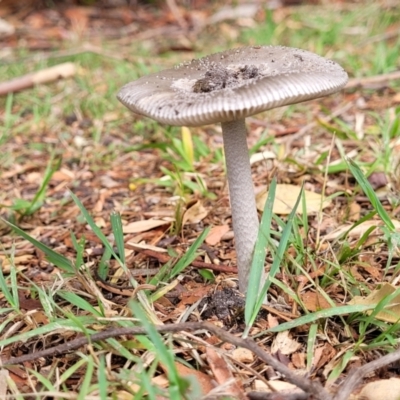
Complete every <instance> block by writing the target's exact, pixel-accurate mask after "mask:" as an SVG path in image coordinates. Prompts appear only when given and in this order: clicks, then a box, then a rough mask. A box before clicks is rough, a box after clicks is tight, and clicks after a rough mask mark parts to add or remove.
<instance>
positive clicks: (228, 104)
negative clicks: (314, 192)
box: [117, 46, 348, 126]
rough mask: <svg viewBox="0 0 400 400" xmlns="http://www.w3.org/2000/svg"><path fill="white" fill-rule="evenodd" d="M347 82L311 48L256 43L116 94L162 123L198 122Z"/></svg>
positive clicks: (136, 83) (319, 94) (225, 118)
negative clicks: (257, 44) (308, 49)
mask: <svg viewBox="0 0 400 400" xmlns="http://www.w3.org/2000/svg"><path fill="white" fill-rule="evenodd" d="M347 80H348V76H347V73H346V72H345V71H344V70H343V68H342V67H340V66H339V65H338V64H337V63H335V62H334V61H331V60H327V59H325V58H323V57H320V56H318V55H316V54H313V53H310V52H308V51H305V50H300V49H295V48H289V47H281V46H253V47H243V48H238V49H233V50H228V51H224V52H221V53H216V54H213V55H210V56H208V57H204V58H201V59H198V60H192V61H191V62H188V63H184V64H181V65H178V66H176V67H175V68H171V69H167V70H164V71H161V72H158V73H154V74H150V75H146V76H144V77H142V78H139V79H137V80H136V81H133V82H131V83H128V84H127V85H125V86H124V87H123V88H122V89H121V90H120V92H119V93H118V96H117V97H118V99H119V100H120V101H121V102H122V103H123V104H124V105H125V106H127V107H128V108H129V109H130V110H132V111H134V112H136V113H138V114H142V115H145V116H147V117H150V118H152V119H154V120H156V121H158V122H161V123H165V124H169V125H178V126H182V125H186V126H200V125H207V124H212V123H218V122H226V121H233V120H237V119H243V118H246V117H248V116H250V115H254V114H257V113H260V112H262V111H266V110H270V109H272V108H275V107H279V106H283V105H288V104H294V103H299V102H302V101H306V100H311V99H315V98H318V97H322V96H326V95H328V94H331V93H334V92H336V91H338V90H340V89H341V88H343V87H344V86H345V84H346V82H347Z"/></svg>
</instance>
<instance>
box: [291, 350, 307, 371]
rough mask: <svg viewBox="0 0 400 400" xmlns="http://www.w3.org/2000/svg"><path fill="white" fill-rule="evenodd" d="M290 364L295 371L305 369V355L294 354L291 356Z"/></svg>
mask: <svg viewBox="0 0 400 400" xmlns="http://www.w3.org/2000/svg"><path fill="white" fill-rule="evenodd" d="M292 363H293V365H294V366H295V367H296V368H297V369H305V368H306V354H305V353H294V354H293V355H292Z"/></svg>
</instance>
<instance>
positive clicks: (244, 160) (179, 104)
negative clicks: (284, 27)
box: [118, 46, 348, 293]
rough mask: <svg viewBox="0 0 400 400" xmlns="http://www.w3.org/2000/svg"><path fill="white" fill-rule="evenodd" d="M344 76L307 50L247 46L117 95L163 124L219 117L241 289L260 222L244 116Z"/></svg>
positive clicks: (306, 95)
mask: <svg viewBox="0 0 400 400" xmlns="http://www.w3.org/2000/svg"><path fill="white" fill-rule="evenodd" d="M347 79H348V76H347V73H346V72H345V71H344V70H343V69H342V68H341V67H340V66H339V65H338V64H336V63H335V62H334V61H331V60H327V59H325V58H322V57H320V56H318V55H316V54H313V53H310V52H308V51H305V50H300V49H295V48H289V47H281V46H253V47H243V48H238V49H233V50H228V51H224V52H221V53H216V54H212V55H210V56H207V57H204V58H201V59H198V60H192V61H190V62H187V63H183V64H180V65H178V66H176V67H175V68H171V69H167V70H164V71H161V72H158V73H154V74H150V75H147V76H144V77H142V78H139V79H138V80H136V81H134V82H131V83H128V84H127V85H125V86H124V87H123V88H122V89H121V90H120V92H119V93H118V99H119V100H120V101H121V102H122V103H123V104H124V105H125V106H127V107H128V108H129V109H130V110H132V111H134V112H135V113H138V114H141V115H145V116H147V117H150V118H152V119H154V120H156V121H158V122H161V123H164V124H169V125H178V126H201V125H207V124H213V123H217V122H219V123H221V125H222V134H223V141H224V151H225V161H226V171H227V176H228V185H229V195H230V202H231V209H232V224H233V231H234V234H235V248H236V257H237V266H238V275H239V290H240V291H241V292H242V293H245V292H246V290H247V283H248V277H249V273H250V267H251V262H252V255H253V250H254V246H255V243H256V240H257V235H258V227H259V220H258V214H257V208H256V202H255V195H254V187H253V183H252V179H251V168H250V161H249V153H248V148H247V142H246V127H245V118H246V117H248V116H250V115H254V114H257V113H260V112H262V111H266V110H270V109H272V108H275V107H279V106H284V105H288V104H294V103H299V102H302V101H306V100H311V99H315V98H318V97H322V96H326V95H328V94H331V93H334V92H337V91H338V90H340V89H341V88H343V87H344V85H345V84H346V82H347Z"/></svg>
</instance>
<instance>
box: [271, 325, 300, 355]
mask: <svg viewBox="0 0 400 400" xmlns="http://www.w3.org/2000/svg"><path fill="white" fill-rule="evenodd" d="M300 347H301V344H300V343H299V342H296V340H293V339H292V335H291V334H290V333H289V331H283V332H279V333H278V334H277V335H276V337H275V340H274V342H273V343H272V346H271V353H277V352H278V351H280V352H281V354H285V355H289V354H292V353H294V352H296V351H297V350H299V348H300Z"/></svg>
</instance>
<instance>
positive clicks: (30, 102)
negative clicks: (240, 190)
mask: <svg viewBox="0 0 400 400" xmlns="http://www.w3.org/2000/svg"><path fill="white" fill-rule="evenodd" d="M242 6H244V8H242V9H241V10H240V12H239V13H236V14H235V13H234V10H235V7H234V6H232V5H231V4H229V3H227V4H226V8H225V9H223V8H222V6H221V5H216V4H209V5H207V6H205V4H204V2H200V1H199V2H197V3H193V4H192V8H191V9H189V6H188V5H186V4H185V5H178V6H177V5H176V4H175V3H174V2H169V3H168V4H159V5H154V4H147V3H145V4H143V3H141V4H138V5H134V6H133V5H131V6H126V5H120V6H118V7H115V6H113V7H111V6H108V5H101V6H100V5H96V4H93V5H91V6H85V7H81V6H74V5H71V4H64V5H61V6H59V7H50V8H35V7H34V6H33V5H32V4H26V7H23V8H12V7H11V6H8V7H7V5H4V6H3V7H2V6H1V3H0V18H2V19H4V21H6V22H7V23H8V24H9V25H8V27H7V26H6V27H5V28H1V26H0V28H1V29H2V30H0V43H1V44H0V57H1V58H0V76H1V79H2V80H3V81H6V80H9V79H12V78H16V77H19V76H21V75H23V74H25V73H30V72H32V71H39V70H42V69H45V68H48V67H50V66H53V65H57V64H60V63H63V62H72V63H73V64H74V67H75V68H76V69H75V73H74V74H73V76H71V77H70V78H67V79H61V80H59V81H58V82H55V83H54V82H53V83H49V84H43V85H38V86H36V87H35V88H31V89H26V90H22V91H20V92H19V93H14V94H8V95H5V96H3V97H1V98H0V145H1V153H0V165H1V167H0V173H1V181H0V207H1V208H0V213H1V216H2V218H3V220H2V222H1V221H0V234H1V244H0V260H1V266H2V276H1V277H0V284H1V288H0V289H1V292H2V293H0V307H1V309H0V312H1V315H0V318H1V319H0V346H1V349H2V352H1V356H2V360H3V362H5V360H7V359H9V358H10V357H19V356H22V355H26V354H35V353H37V352H39V351H41V350H44V349H49V348H52V347H54V346H57V345H63V344H64V343H69V342H71V341H73V340H75V339H77V338H78V339H79V338H80V337H85V335H89V334H94V333H96V332H101V331H104V330H106V329H110V328H112V327H114V328H116V327H128V328H129V327H135V326H136V325H137V321H138V319H139V320H140V323H139V325H144V326H146V325H145V323H144V322H143V319H141V317H140V315H141V314H140V310H139V311H138V310H137V309H136V308H135V307H136V306H135V305H132V304H134V303H130V300H131V299H138V300H139V302H140V303H141V304H142V306H143V307H144V308H145V310H146V313H147V314H144V315H147V318H150V320H152V321H153V322H157V323H158V324H170V323H172V324H177V323H181V322H186V321H188V322H190V321H191V322H198V321H211V322H212V323H213V324H214V325H216V326H217V327H222V328H223V329H225V330H226V331H228V332H230V333H232V334H234V335H236V336H237V337H240V335H241V334H242V333H243V331H244V330H245V317H244V315H243V307H244V303H245V299H244V297H243V296H241V295H240V294H239V293H238V292H237V290H236V289H237V274H236V256H235V250H234V239H233V232H232V231H231V215H230V207H229V198H228V191H227V185H226V180H225V171H224V163H223V152H222V138H221V131H220V128H219V127H218V126H207V127H203V128H190V130H189V131H188V130H185V129H184V130H182V129H181V128H175V127H174V128H171V127H166V126H161V125H158V124H156V123H154V122H153V121H151V120H148V119H145V118H142V117H139V116H134V115H132V114H130V113H129V112H128V110H126V109H125V108H124V107H123V106H122V105H121V104H119V103H118V102H117V101H116V99H115V95H116V93H117V91H118V89H119V88H120V87H121V86H122V85H123V84H125V83H127V82H129V81H131V80H133V79H135V78H137V77H138V76H141V75H143V74H145V73H148V72H152V71H157V70H159V69H161V68H164V67H170V66H172V65H174V64H178V63H180V62H182V61H185V60H190V59H192V58H194V57H196V56H199V55H205V54H208V53H212V52H216V51H220V50H223V49H226V48H230V47H236V46H238V45H252V44H273V45H276V44H282V45H288V46H294V47H301V48H304V49H307V50H310V51H314V52H316V53H318V54H321V55H323V56H326V57H328V58H332V59H334V60H336V61H337V62H339V63H340V64H341V65H342V66H343V67H344V68H345V69H346V70H347V71H348V73H349V76H350V78H351V79H350V82H349V85H348V87H347V88H346V89H345V90H343V91H341V92H340V93H338V94H336V95H333V96H330V97H328V98H324V99H321V100H318V101H312V102H307V103H304V104H300V105H296V106H290V107H286V108H280V109H277V110H273V111H271V112H268V113H264V114H260V115H257V116H254V117H252V118H249V119H248V121H247V124H248V130H249V134H248V143H249V148H250V149H251V153H252V155H253V157H254V158H253V161H254V162H253V164H252V174H253V182H254V184H255V188H256V192H257V193H258V194H259V198H260V197H261V195H262V193H263V191H265V188H266V187H268V186H269V185H270V183H271V181H272V179H273V178H274V177H275V178H276V180H277V183H278V187H279V188H280V190H285V187H284V186H283V184H291V185H294V187H295V188H293V187H290V188H289V189H288V190H289V194H288V192H287V191H286V192H284V193H283V194H280V195H279V196H281V197H283V198H284V199H286V200H285V202H287V203H290V201H293V200H296V197H297V196H294V195H293V194H292V192H293V190H294V189H296V188H299V187H300V186H301V184H302V183H303V182H304V187H305V189H307V190H309V191H310V192H314V193H318V194H323V195H324V196H325V197H326V198H328V201H326V202H325V203H323V209H322V206H321V204H322V200H321V198H320V197H318V198H317V200H315V199H314V200H313V198H312V197H311V195H310V194H306V195H305V202H306V203H310V204H311V203H312V202H313V201H317V207H316V211H317V212H315V211H314V212H311V211H309V212H307V213H305V214H308V215H305V214H304V213H303V215H300V216H299V217H298V218H297V219H295V222H294V224H293V227H292V231H291V232H292V233H291V234H290V236H289V238H288V240H287V244H286V249H285V252H284V256H283V258H282V260H281V262H280V263H279V269H278V270H277V271H276V273H274V275H275V280H273V281H272V285H271V287H270V289H269V291H268V300H269V303H268V305H265V306H263V307H262V310H261V311H260V313H259V315H258V317H257V319H256V320H255V322H254V325H253V326H252V328H251V329H250V332H249V335H250V336H251V337H255V338H256V341H257V343H258V345H259V347H260V348H261V349H262V350H263V351H265V352H266V353H268V354H270V353H271V354H273V356H274V357H275V359H276V360H278V361H279V362H281V363H282V364H283V365H284V366H286V367H288V368H290V370H291V371H294V372H297V373H299V374H300V376H304V377H307V378H310V379H311V381H313V382H320V383H321V384H322V385H323V386H325V388H326V389H327V390H328V391H329V392H331V393H333V394H334V393H336V395H338V394H337V393H340V385H341V383H342V382H343V381H344V380H345V379H346V377H347V376H348V375H349V373H350V372H351V371H352V370H355V369H356V368H358V367H360V366H362V365H365V364H366V363H367V362H369V361H372V360H375V359H379V358H380V357H381V356H383V355H384V354H386V353H390V352H391V351H393V349H394V348H396V345H397V341H398V331H399V325H398V322H397V320H398V318H399V314H400V310H399V309H398V308H396V305H397V296H398V280H399V267H400V264H399V262H400V258H399V242H400V241H399V230H400V228H399V226H400V224H399V222H398V219H399V215H400V194H399V193H400V178H399V177H400V119H399V118H400V117H399V116H400V91H399V87H400V85H399V82H400V81H399V74H398V71H399V68H400V64H399V58H398V54H399V50H400V39H399V36H400V24H399V21H400V8H399V6H398V5H397V4H396V2H392V3H390V2H389V1H381V2H365V4H353V3H351V4H350V3H347V2H333V3H332V2H329V4H298V5H295V6H288V5H285V4H278V3H277V4H276V5H274V7H272V8H271V9H268V8H265V9H264V8H262V7H258V6H251V5H249V4H246V3H244V4H242ZM224 10H225V11H224ZM231 13H233V15H232V14H231ZM396 71H397V72H396ZM396 74H397V75H396ZM396 76H397V77H396ZM372 77H374V78H372ZM371 78H372V79H371ZM357 79H359V80H357ZM0 87H1V86H0ZM347 158H350V159H352V160H354V161H356V163H357V164H358V165H359V166H360V167H361V170H362V172H363V176H365V177H366V178H367V179H365V181H361V182H360V180H359V179H357V180H356V179H355V178H354V172H353V173H352V170H350V167H349V164H348V163H347V162H346V160H347ZM366 182H369V184H370V187H371V188H372V189H373V190H372V194H370V195H368V193H367V191H366V189H365V188H366V186H365V185H367V184H368V183H366ZM360 186H361V187H360ZM362 188H363V189H364V190H362ZM286 190H287V188H286ZM74 195H75V196H76V198H77V199H79V200H77V199H76V198H75V197H73V196H74ZM289 197H291V200H290V201H289V200H288V198H289ZM378 199H379V200H380V202H379V200H378ZM260 202H261V200H260ZM380 204H382V206H380ZM262 208H263V206H262V204H261V205H260V209H261V210H262ZM85 209H86V211H85ZM289 210H290V207H289ZM274 212H275V213H276V215H275V216H274V217H273V219H272V231H273V233H272V235H271V238H270V242H269V251H268V253H267V258H266V263H265V267H266V269H267V271H269V270H270V269H271V267H272V266H273V262H274V260H275V259H276V257H277V254H278V243H279V242H280V241H282V238H283V236H284V235H283V234H282V231H283V230H284V227H285V224H286V221H287V212H286V211H282V210H278V209H274ZM118 215H120V219H119V218H118ZM90 216H91V217H90ZM110 217H111V218H110ZM91 218H92V220H91ZM120 223H121V226H119V224H120ZM11 224H13V225H14V226H18V227H19V228H20V229H21V230H22V231H15V230H13V229H12V227H13V226H12V225H11ZM94 224H95V225H97V227H98V228H97V229H96V227H95V225H94ZM207 228H209V229H210V231H205V229H207ZM350 228H352V230H351V231H349V229H350ZM204 232H205V233H204ZM27 235H29V236H27ZM35 240H36V241H38V242H40V243H42V245H40V243H38V242H35ZM163 266H167V267H165V268H164V269H166V271H163V270H161V273H160V269H162V268H163ZM132 278H133V279H135V281H132ZM132 285H134V286H135V285H139V287H137V288H136V289H134V288H133V287H132ZM138 293H139V295H138ZM371 294H372V295H374V296H375V297H371ZM368 296H369V297H368ZM146 306H147V307H148V308H147V309H146ZM343 307H347V308H345V309H344V308H343ZM363 307H364V308H363ZM384 308H386V311H385V312H384V311H383V309H384ZM371 310H372V314H371ZM365 311H369V313H366V312H365ZM143 318H144V319H146V318H145V317H144V316H143ZM299 318H303V319H300V320H299ZM304 318H305V319H304ZM284 323H288V324H289V325H283V324H284ZM290 324H291V325H290ZM146 329H148V331H147V332H148V335H150V338H151V340H148V339H146V338H145V337H144V336H132V335H124V336H121V335H115V338H114V337H110V338H104V339H103V340H102V341H100V342H96V343H94V344H91V345H87V343H86V344H83V345H81V346H80V347H78V348H75V349H73V350H74V351H73V352H69V351H67V350H68V349H65V351H60V352H57V351H53V352H52V353H51V352H50V353H51V354H48V355H46V357H41V358H39V359H36V357H31V359H28V360H25V362H24V363H22V362H20V363H18V364H17V365H13V366H9V367H7V369H3V370H1V371H0V372H1V374H0V382H6V383H7V385H1V384H0V395H1V396H3V395H4V396H5V395H6V394H7V395H9V397H7V398H17V397H18V396H19V394H24V393H25V394H27V393H33V394H32V396H33V397H35V396H36V398H58V397H59V398H77V397H81V398H86V399H89V398H96V399H97V398H111V397H108V396H111V395H114V396H116V398H121V399H122V398H146V396H147V398H159V399H161V398H166V397H169V398H183V397H184V396H187V398H200V396H201V395H200V394H199V393H198V392H197V393H195V394H190V393H189V392H188V391H187V390H186V389H185V387H184V385H183V383H182V379H181V378H180V377H188V376H190V375H193V374H195V372H193V371H194V369H193V368H195V370H198V372H197V374H195V375H194V376H195V379H196V380H197V381H198V382H200V384H199V385H198V387H199V388H200V389H199V390H200V391H201V393H202V395H204V396H205V395H206V394H207V393H208V391H209V389H210V388H212V387H214V389H213V390H214V391H215V393H216V395H218V394H219V395H221V394H224V393H225V394H227V395H228V396H231V397H234V398H246V397H245V396H246V394H245V393H247V394H248V395H249V396H256V395H255V394H254V393H253V392H254V391H256V390H261V391H263V393H264V395H265V392H266V390H267V389H266V388H267V387H268V385H270V386H271V382H279V383H280V382H282V385H284V380H285V379H284V378H283V377H282V375H281V374H280V373H277V372H276V371H277V370H276V369H275V370H274V369H273V368H271V367H270V366H268V365H266V364H265V361H261V360H262V358H261V359H260V358H257V357H256V356H254V355H253V353H251V352H246V351H244V350H243V352H242V353H241V352H240V351H239V350H240V347H238V348H236V349H235V346H234V345H233V344H232V343H234V342H232V341H231V342H230V343H229V340H228V339H227V338H226V337H221V336H218V334H216V333H215V332H214V333H212V332H211V333H206V332H205V331H204V330H197V331H196V333H192V334H189V333H185V334H180V336H179V337H178V336H175V340H172V336H162V337H161V336H160V337H157V336H156V335H155V333H154V332H152V331H151V328H146ZM152 335H155V336H152ZM218 337H219V339H218ZM157 338H158V339H157ZM160 338H164V339H165V340H164V342H165V343H164V344H163V340H162V339H160ZM179 338H180V339H179ZM220 339H222V340H223V341H224V342H225V343H221V342H220ZM157 340H160V342H158V341H157ZM206 344H208V345H212V346H208V347H207V346H205V345H206ZM154 345H155V346H156V348H157V352H156V353H154V351H153V350H154ZM214 345H215V348H214V347H213V346H214ZM236 347H237V346H236ZM215 349H217V350H218V351H216V350H215ZM172 353H174V354H175V357H173V356H172ZM221 355H222V358H221ZM189 367H190V368H192V369H189ZM175 372H177V373H176V374H175ZM231 376H233V379H234V382H235V384H233V383H232V381H229V379H230V378H231ZM397 376H398V368H397V366H396V364H390V365H389V366H385V367H383V368H380V369H378V370H375V371H374V372H373V373H372V374H370V375H369V376H368V377H367V378H366V379H365V380H364V381H361V382H360V383H359V384H358V385H357V387H356V388H354V393H358V392H360V390H362V387H363V386H364V385H365V383H367V382H369V381H380V380H382V379H388V378H395V377H397ZM304 379H305V378H304ZM289 381H290V379H289ZM292 383H293V381H292ZM389 385H390V387H391V388H393V387H394V383H393V382H390V384H389ZM215 387H216V388H215ZM3 388H4V389H3ZM6 388H7V389H6ZM303 389H304V390H306V392H307V394H306V397H301V396H303V395H304V392H300V394H299V393H298V394H297V395H296V394H295V393H296V391H295V390H294V389H293V387H291V386H290V387H285V390H286V391H287V392H284V393H283V394H282V395H283V396H289V395H293V396H298V397H294V398H308V397H307V396H309V395H310V393H313V392H312V390H310V391H307V389H305V388H303ZM338 389H339V390H338ZM192 390H195V389H193V388H192ZM274 390H275V391H278V392H279V391H281V390H284V389H281V387H279V388H278V387H275V389H274ZM296 390H297V389H296ZM382 390H384V389H381V391H382ZM35 393H36V394H35ZM184 393H185V394H184ZM249 393H250V394H249ZM46 396H47V397H46ZM135 396H136V397H135ZM174 396H177V397H174ZM190 396H192V397H190ZM265 396H266V395H265ZM310 396H311V395H310ZM314 397H315V395H314ZM210 398H211V397H210ZM253 398H257V397H253ZM264 398H267V397H264ZM271 398H272V397H271ZM288 398H289V397H288ZM338 398H339V397H338ZM367 398H368V397H367ZM372 398H373V397H372Z"/></svg>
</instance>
